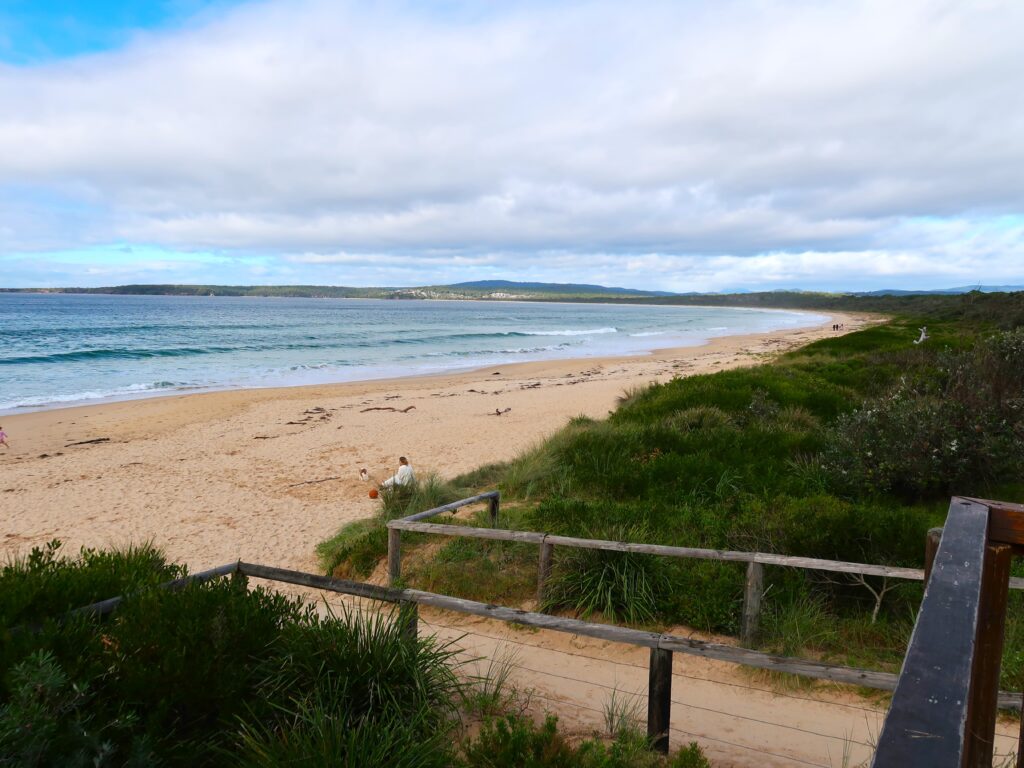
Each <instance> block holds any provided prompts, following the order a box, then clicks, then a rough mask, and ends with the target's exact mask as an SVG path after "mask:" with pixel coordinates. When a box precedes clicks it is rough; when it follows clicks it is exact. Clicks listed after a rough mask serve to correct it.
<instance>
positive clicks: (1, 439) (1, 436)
mask: <svg viewBox="0 0 1024 768" xmlns="http://www.w3.org/2000/svg"><path fill="white" fill-rule="evenodd" d="M0 445H2V446H3V447H4V448H6V449H7V450H8V451H9V450H11V446H10V444H9V443H8V442H7V433H6V432H4V428H3V427H0Z"/></svg>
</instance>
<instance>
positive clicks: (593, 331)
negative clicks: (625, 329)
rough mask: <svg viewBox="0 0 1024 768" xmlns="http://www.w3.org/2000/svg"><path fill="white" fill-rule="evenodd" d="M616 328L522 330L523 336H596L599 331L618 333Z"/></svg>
mask: <svg viewBox="0 0 1024 768" xmlns="http://www.w3.org/2000/svg"><path fill="white" fill-rule="evenodd" d="M618 332H619V329H618V328H588V329H585V330H567V331H522V332H521V333H522V334H523V335H525V336H596V335H597V334H599V333H618Z"/></svg>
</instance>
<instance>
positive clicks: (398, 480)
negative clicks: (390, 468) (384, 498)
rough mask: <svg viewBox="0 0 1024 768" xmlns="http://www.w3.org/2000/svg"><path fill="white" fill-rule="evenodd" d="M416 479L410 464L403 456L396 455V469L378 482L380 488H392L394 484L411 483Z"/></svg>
mask: <svg viewBox="0 0 1024 768" xmlns="http://www.w3.org/2000/svg"><path fill="white" fill-rule="evenodd" d="M415 481H416V475H414V474H413V471H412V466H411V465H410V464H409V460H408V459H407V458H405V456H399V457H398V471H397V472H395V474H393V475H392V476H391V477H389V478H388V479H387V480H385V481H384V482H383V483H381V484H380V487H381V488H394V487H395V486H402V485H411V484H412V483H414V482H415Z"/></svg>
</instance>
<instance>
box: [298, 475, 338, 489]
mask: <svg viewBox="0 0 1024 768" xmlns="http://www.w3.org/2000/svg"><path fill="white" fill-rule="evenodd" d="M331 480H341V476H340V475H335V476H334V477H321V478H320V479H319V480H303V481H302V482H301V483H292V484H291V485H286V486H285V488H296V487H298V486H300V485H316V484H317V483H326V482H329V481H331Z"/></svg>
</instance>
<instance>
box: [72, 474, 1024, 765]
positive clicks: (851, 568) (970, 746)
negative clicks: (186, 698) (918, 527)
mask: <svg viewBox="0 0 1024 768" xmlns="http://www.w3.org/2000/svg"><path fill="white" fill-rule="evenodd" d="M482 500H487V501H488V502H489V504H490V505H491V506H490V509H491V514H492V520H495V521H496V518H497V515H498V510H499V507H498V497H497V494H496V493H495V494H493V495H492V494H484V495H483V496H481V497H474V498H473V499H470V500H464V502H456V504H454V505H447V509H446V511H450V510H451V509H457V508H459V507H460V506H465V504H468V503H473V502H476V501H482ZM431 511H432V512H434V513H435V514H437V510H431ZM421 515H425V513H421ZM424 525H426V524H422V523H418V522H416V521H409V520H396V521H392V523H391V524H389V527H390V530H391V531H394V532H395V533H396V534H398V533H399V532H400V531H403V530H425V532H440V533H442V534H445V535H469V536H474V537H479V538H495V539H502V540H511V541H530V542H534V543H538V544H540V545H541V557H540V571H541V573H543V572H544V570H545V565H544V563H545V555H544V551H545V550H544V547H545V545H547V546H549V547H554V546H555V545H556V544H557V545H559V546H588V547H593V548H598V549H610V550H615V551H625V552H644V553H649V554H662V555H670V556H676V557H709V554H708V553H715V554H721V555H722V557H716V558H711V559H723V560H734V561H742V562H747V563H748V564H751V565H753V564H757V565H763V564H765V563H769V564H772V565H788V566H793V567H801V568H815V569H821V570H832V571H838V572H845V573H866V574H875V575H882V574H881V573H880V571H879V570H877V569H885V574H884V575H889V576H896V575H897V573H896V572H901V571H911V572H912V573H911V574H907V575H899V576H898V577H899V578H910V579H913V578H923V572H915V571H913V569H890V568H887V567H885V566H872V565H865V564H859V563H841V562H832V561H825V560H812V559H809V558H787V557H784V556H780V555H767V554H764V553H742V552H722V553H718V552H717V551H716V550H689V549H687V548H683V547H660V546H656V545H646V544H644V545H640V544H630V543H626V542H604V541H592V540H587V539H572V538H570V537H561V536H559V537H554V536H548V535H546V534H537V533H532V532H526V531H502V530H499V529H479V528H467V527H463V526H430V528H428V529H424V528H423V527H422V526H424ZM413 526H415V527H413ZM437 528H441V529H444V530H442V531H437V530H436V529H437ZM450 529H458V534H456V533H455V532H454V531H451V530H450ZM485 533H486V534H487V535H485ZM492 534H493V535H492ZM498 534H501V535H498ZM537 537H540V538H537ZM396 539H397V537H396ZM928 540H929V542H930V543H929V546H928V548H927V556H926V570H927V571H929V578H928V580H927V585H926V590H925V595H924V601H923V603H922V606H921V611H920V615H919V617H918V621H917V624H916V625H915V628H914V632H913V635H912V637H911V640H910V645H909V647H908V650H907V655H906V658H905V660H904V664H903V669H902V671H901V672H900V674H899V675H898V676H897V675H894V674H891V673H887V672H877V671H873V670H867V669H858V668H855V667H846V666H840V665H831V664H825V663H822V662H818V661H811V660H807V659H799V658H792V657H787V656H776V655H773V654H768V653H763V652H761V651H755V650H751V649H747V648H742V647H736V646H731V645H725V644H722V643H711V642H705V641H702V640H695V639H693V638H688V637H680V636H676V635H671V634H667V633H656V632H646V631H642V630H637V629H631V628H628V627H618V626H614V625H607V624H597V623H593V622H586V621H580V620H577V619H570V618H563V617H558V616H550V615H547V614H544V613H536V612H533V611H524V610H520V609H516V608H507V607H503V606H498V605H491V604H488V603H480V602H476V601H473V600H463V599H461V598H457V597H451V596H449V595H439V594H435V593H432V592H424V591H421V590H417V589H398V588H394V587H384V586H379V585H375V584H366V583H362V582H356V581H349V580H346V579H335V578H330V577H327V576H318V575H315V574H310V573H302V572H299V571H291V570H286V569H283V568H274V567H270V566H265V565H257V564H253V563H245V562H237V563H229V564H227V565H223V566H220V567H219V568H214V569H211V570H209V571H204V572H202V573H198V574H195V575H194V576H190V577H186V578H184V579H178V580H175V581H174V582H170V583H168V584H166V585H163V586H166V587H169V588H180V587H181V586H183V585H184V584H187V583H189V582H191V581H196V580H204V579H210V578H216V577H218V576H226V575H232V574H240V575H244V576H249V577H253V578H258V579H267V580H271V581H276V582H283V583H288V584H296V585H300V586H304V587H309V588H312V589H317V590H324V591H329V592H335V593H340V594H345V595H352V596H356V597H361V598H368V599H371V600H378V601H383V602H388V603H396V604H399V605H400V606H402V607H403V610H402V612H401V615H402V617H403V619H402V620H403V621H405V622H406V627H407V631H408V632H409V633H410V634H411V635H414V636H415V635H416V634H417V632H418V627H417V624H418V618H417V617H418V606H421V605H422V606H428V607H431V608H436V609H441V610H447V611H453V612H455V613H461V614H468V615H472V616H480V617H484V618H489V619H496V620H499V621H505V622H510V623H515V624H521V625H526V626H531V627H537V628H539V629H547V630H552V631H556V632H565V633H570V634H574V635H583V636H585V637H593V638H598V639H601V640H608V641H612V642H617V643H625V644H629V645H634V646H639V647H644V648H648V649H649V650H650V662H649V667H648V695H647V699H648V706H647V732H648V735H649V737H650V738H651V741H652V744H653V745H654V747H655V748H656V749H658V750H659V751H661V752H667V751H668V746H669V731H670V718H671V707H672V677H673V674H672V659H673V654H674V653H682V654H687V655H693V656H702V657H705V658H710V659H716V660H719V661H724V662H729V663H732V664H740V665H744V666H747V667H753V668H757V669H768V670H774V671H778V672H785V673H788V674H792V675H797V676H800V677H807V678H813V679H819V680H831V681H834V682H838V683H846V684H850V685H857V686H863V687H868V688H876V689H879V690H886V691H893V690H894V691H895V694H894V697H893V702H892V705H891V707H890V710H889V714H888V716H887V717H886V720H885V724H884V726H883V729H882V732H881V734H880V737H879V742H878V748H877V753H876V756H875V760H874V763H873V764H874V766H876V767H877V768H903V766H929V768H930V767H931V766H939V767H940V768H941V767H943V766H949V767H950V768H953V766H956V767H957V768H960V767H961V766H970V767H971V768H975V767H980V766H985V767H986V768H988V767H989V766H991V765H992V747H993V741H994V732H995V719H996V712H997V708H1006V709H1020V708H1021V694H1020V693H1007V692H1000V691H999V690H998V683H999V666H1000V659H1001V653H1002V635H1003V628H1004V621H1005V613H1006V597H1007V590H1008V588H1009V587H1010V582H1011V579H1010V578H1009V564H1010V557H1011V556H1012V555H1013V554H1016V553H1018V552H1019V551H1022V550H1021V549H1020V548H1021V547H1024V506H1020V505H1012V504H1004V503H999V502H986V501H980V500H977V499H959V498H955V499H953V502H952V504H951V505H950V512H949V517H948V518H947V522H946V527H945V529H944V532H943V534H942V536H941V537H938V536H936V535H934V534H933V533H930V535H929V538H928ZM395 543H396V544H397V543H398V542H397V540H396V542H395ZM683 552H685V553H686V554H681V553H683ZM692 553H697V554H692ZM391 555H394V557H393V558H392V556H391ZM754 558H758V559H754ZM760 558H771V559H770V560H761V559H760ZM546 561H547V564H548V567H550V562H551V550H550V549H548V550H547V556H546ZM392 563H395V564H399V563H400V549H399V548H398V547H397V546H396V547H395V549H394V550H393V551H391V552H389V564H392ZM399 573H400V570H397V569H396V570H395V571H392V572H391V575H392V576H393V577H395V578H397V577H398V575H399ZM916 573H921V576H920V577H918V576H916V575H914V574H916ZM748 586H749V579H748ZM122 599H123V598H120V597H117V598H111V599H109V600H104V601H102V602H99V603H95V604H93V605H90V606H85V607H84V608H79V609H76V611H75V612H74V613H94V614H106V613H109V612H111V611H113V610H116V608H117V606H118V605H119V604H120V602H121V601H122ZM1018 754H1020V753H1018ZM1020 765H1021V762H1019V761H1018V766H1020Z"/></svg>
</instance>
